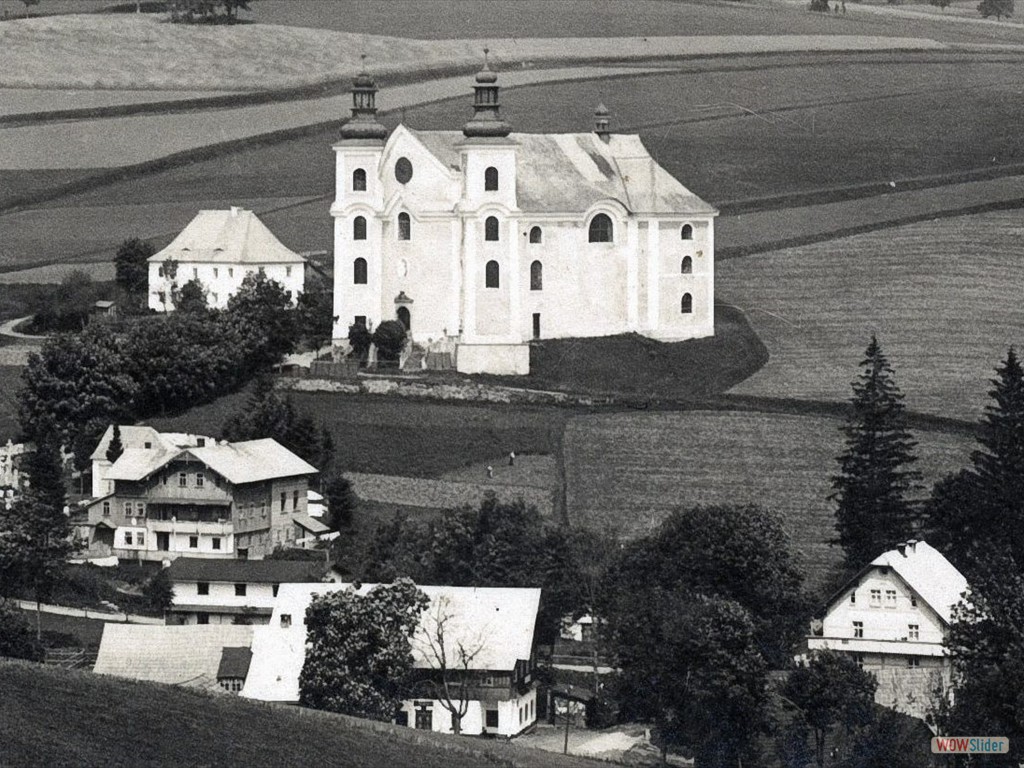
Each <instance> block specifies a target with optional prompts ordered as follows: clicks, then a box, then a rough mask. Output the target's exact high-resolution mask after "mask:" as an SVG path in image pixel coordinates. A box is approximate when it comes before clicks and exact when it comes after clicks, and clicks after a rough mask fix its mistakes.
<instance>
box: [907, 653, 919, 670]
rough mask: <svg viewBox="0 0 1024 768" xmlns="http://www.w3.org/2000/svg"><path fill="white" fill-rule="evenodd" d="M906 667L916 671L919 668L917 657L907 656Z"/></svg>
mask: <svg viewBox="0 0 1024 768" xmlns="http://www.w3.org/2000/svg"><path fill="white" fill-rule="evenodd" d="M907 666H908V667H911V668H914V669H916V668H917V667H920V666H921V660H920V659H919V658H917V656H908V657H907Z"/></svg>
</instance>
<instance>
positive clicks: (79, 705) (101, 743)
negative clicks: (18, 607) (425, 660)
mask: <svg viewBox="0 0 1024 768" xmlns="http://www.w3.org/2000/svg"><path fill="white" fill-rule="evenodd" d="M0 689H2V690H3V691H4V696H2V697H0V744H3V745H4V752H3V757H2V758H0V759H2V761H3V762H4V764H6V765H52V766H58V765H60V766H96V765H103V766H108V767H109V768H122V767H125V768H127V766H147V767H149V768H158V767H161V766H168V768H170V767H171V766H182V765H210V766H213V765H216V766H246V767H247V768H262V767H263V766H275V767H276V766H282V765H322V764H327V765H331V766H337V768H392V766H412V765H415V766H418V767H419V768H477V767H478V766H481V765H497V766H518V767H519V768H557V767H558V766H565V768H572V767H573V766H576V767H577V768H584V767H585V766H597V765H602V763H597V762H594V761H590V760H586V759H583V758H573V757H564V756H562V755H558V754H553V753H550V752H542V751H540V750H531V749H528V748H526V747H522V746H518V745H516V744H514V743H512V744H510V743H506V742H503V741H499V740H482V739H470V738H466V737H458V736H442V735H440V734H428V733H424V732H422V731H416V730H414V729H411V728H404V727H401V726H394V725H389V724H385V723H377V722H373V721H368V720H359V719H357V718H352V717H345V716H342V715H329V714H323V713H317V712H312V711H309V710H300V709H298V708H293V707H280V706H278V707H275V706H269V705H266V704H262V703H259V702H251V701H246V700H243V699H240V698H238V697H236V696H228V695H211V694H208V693H202V692H199V691H195V690H189V689H184V688H176V687H173V686H167V685H159V684H156V683H141V682H133V681H128V680H121V679H118V678H113V677H105V676H99V675H93V674H91V673H89V672H78V671H73V670H63V669H56V668H53V667H49V668H47V667H41V666H37V665H33V664H20V663H16V662H0ZM58 701H59V702H61V706H60V707H55V706H54V702H58ZM127 724H130V727H131V730H132V732H133V733H138V734H145V738H134V737H132V738H128V737H126V735H125V728H126V727H127Z"/></svg>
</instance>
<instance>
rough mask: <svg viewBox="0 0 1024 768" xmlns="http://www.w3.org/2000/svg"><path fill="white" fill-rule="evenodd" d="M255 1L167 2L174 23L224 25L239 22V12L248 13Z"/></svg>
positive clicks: (180, 0)
mask: <svg viewBox="0 0 1024 768" xmlns="http://www.w3.org/2000/svg"><path fill="white" fill-rule="evenodd" d="M251 2H253V0H167V10H168V11H169V12H170V18H171V21H172V22H175V23H180V24H224V23H229V24H230V23H233V22H235V21H237V20H238V11H239V10H243V11H248V10H251V9H250V8H249V3H251Z"/></svg>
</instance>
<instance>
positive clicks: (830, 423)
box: [564, 411, 973, 589]
mask: <svg viewBox="0 0 1024 768" xmlns="http://www.w3.org/2000/svg"><path fill="white" fill-rule="evenodd" d="M841 424H842V421H841V420H839V419H832V418H827V417H820V416H792V415H782V414H760V413H746V412H744V413H740V412H706V411H705V412H701V411H690V412H675V413H673V412H658V413H642V414H639V413H631V414H609V415H587V416H577V417H575V418H572V419H570V420H569V422H568V424H567V425H566V430H565V435H564V454H565V474H566V494H567V495H566V504H567V509H568V516H569V521H570V524H572V525H584V526H590V527H593V528H595V529H597V530H602V531H607V532H609V534H612V535H619V536H623V537H627V538H628V537H634V536H638V535H643V534H645V533H647V532H648V531H650V530H652V529H653V528H655V527H656V526H657V525H658V524H659V523H660V521H661V520H663V519H664V518H665V516H666V515H668V514H669V513H670V512H671V511H672V510H673V509H675V508H677V507H685V506H690V505H696V504H744V503H753V504H760V505H763V506H766V507H769V508H772V509H774V510H776V511H777V512H778V513H779V514H780V515H782V517H783V519H784V521H785V525H786V529H787V532H788V534H789V536H790V538H791V541H792V543H793V548H794V550H795V551H796V552H797V553H798V554H799V556H800V558H801V561H802V565H803V567H804V569H805V573H806V575H807V579H808V582H809V586H810V587H811V588H812V589H814V588H820V587H821V586H822V585H823V584H824V583H825V582H826V581H827V580H828V577H829V573H830V571H831V569H832V568H833V567H834V566H835V565H836V564H838V563H839V561H840V560H841V556H842V553H841V550H840V549H839V548H837V547H836V548H833V547H829V545H828V543H827V542H828V540H829V539H830V538H832V537H833V536H834V535H835V534H834V528H833V520H834V518H833V507H832V505H831V502H829V501H828V495H829V494H830V493H831V488H830V477H831V475H832V474H833V473H834V472H835V467H836V463H835V456H836V455H837V454H838V453H839V451H840V450H841V449H842V437H841V434H840V432H839V426H840V425H841ZM916 437H917V438H918V439H919V441H920V446H919V448H918V450H917V455H918V456H919V462H918V464H919V469H920V470H921V471H922V473H923V474H924V475H925V478H926V481H927V482H929V483H930V482H934V481H935V480H936V479H938V478H939V477H941V476H943V475H944V474H945V473H947V472H950V471H953V470H956V469H959V468H960V467H962V466H965V465H966V462H967V460H968V458H967V457H968V455H969V453H970V450H971V448H972V447H973V443H972V441H971V440H970V438H967V437H963V436H960V435H949V434H943V433H939V432H918V433H917V434H916Z"/></svg>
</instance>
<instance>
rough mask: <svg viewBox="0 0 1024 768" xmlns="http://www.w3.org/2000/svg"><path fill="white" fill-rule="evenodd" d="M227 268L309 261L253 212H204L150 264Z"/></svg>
mask: <svg viewBox="0 0 1024 768" xmlns="http://www.w3.org/2000/svg"><path fill="white" fill-rule="evenodd" d="M167 259H174V260H175V261H184V262H210V263H226V264H293V263H299V264H302V263H305V261H306V260H305V259H304V258H303V257H302V256H300V255H299V254H297V253H295V252H294V251H292V250H289V249H288V248H286V247H285V246H284V245H282V243H281V241H280V240H278V239H277V238H276V237H274V234H273V233H272V232H271V231H270V230H269V229H267V227H266V225H265V224H264V223H263V222H262V221H260V220H259V218H257V216H256V214H255V213H253V212H252V211H247V210H245V209H244V208H237V207H232V208H230V209H228V210H226V211H200V212H199V213H197V214H196V216H195V218H194V219H192V221H190V222H189V223H188V224H187V225H186V227H185V228H184V229H183V230H182V231H181V233H180V234H179V235H178V236H177V237H176V238H174V240H172V241H171V243H170V244H169V245H168V246H167V247H166V248H164V249H163V250H162V251H160V252H159V253H156V254H154V255H153V256H150V257H149V259H148V261H150V262H151V263H156V264H159V263H161V262H163V261H165V260H167Z"/></svg>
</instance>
